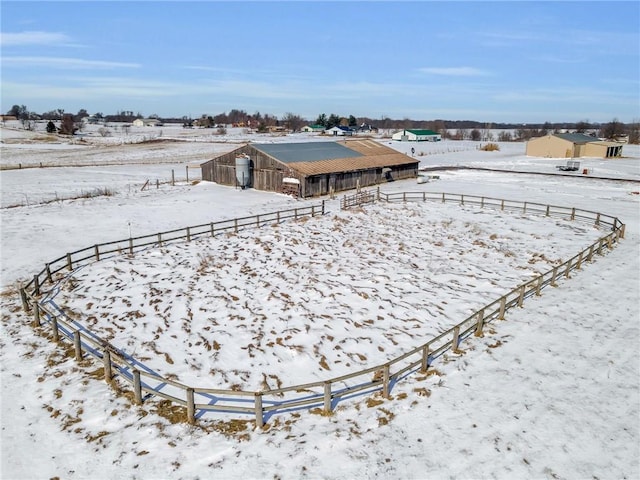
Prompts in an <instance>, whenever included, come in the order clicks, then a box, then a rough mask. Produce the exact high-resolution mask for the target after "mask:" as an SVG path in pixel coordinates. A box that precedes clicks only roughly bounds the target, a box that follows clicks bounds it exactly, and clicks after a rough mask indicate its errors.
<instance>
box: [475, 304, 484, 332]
mask: <svg viewBox="0 0 640 480" xmlns="http://www.w3.org/2000/svg"><path fill="white" fill-rule="evenodd" d="M483 326H484V308H483V309H482V310H480V311H479V312H478V323H477V324H476V332H475V336H476V337H481V336H482V327H483Z"/></svg>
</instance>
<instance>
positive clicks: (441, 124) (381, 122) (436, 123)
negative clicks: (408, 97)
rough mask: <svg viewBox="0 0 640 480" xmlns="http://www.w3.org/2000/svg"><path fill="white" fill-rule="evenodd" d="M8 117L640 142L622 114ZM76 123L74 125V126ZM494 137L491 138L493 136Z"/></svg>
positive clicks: (14, 112) (20, 111)
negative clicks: (598, 117) (569, 135)
mask: <svg viewBox="0 0 640 480" xmlns="http://www.w3.org/2000/svg"><path fill="white" fill-rule="evenodd" d="M6 115H8V116H15V117H16V118H17V119H18V120H21V121H22V123H23V125H24V126H25V128H29V127H30V126H31V125H32V122H34V121H38V120H48V121H49V122H50V124H48V129H49V128H51V127H50V125H52V123H51V122H53V121H59V122H60V127H56V128H57V129H58V131H61V130H65V132H63V133H70V132H71V133H73V132H74V131H75V130H77V129H79V128H81V126H80V125H81V123H82V122H83V121H85V119H89V120H90V121H92V122H96V123H131V122H133V121H134V120H136V119H138V118H155V119H158V120H160V121H162V122H163V123H181V124H182V125H183V126H184V127H193V126H194V125H195V126H199V127H205V128H206V127H211V128H212V127H226V126H227V125H231V126H240V127H246V128H250V129H253V130H256V131H257V132H264V131H268V130H269V129H270V128H272V127H284V128H285V129H287V130H289V131H293V132H296V131H300V129H302V127H304V126H305V125H308V124H315V125H321V126H322V127H324V128H326V129H329V128H332V127H334V126H339V125H341V126H349V127H361V126H367V127H369V128H370V129H377V130H401V129H409V128H411V129H426V130H433V131H434V132H437V133H439V134H441V135H442V137H443V138H446V139H452V140H467V139H468V140H498V141H520V140H529V139H531V138H533V137H539V136H544V135H547V134H549V133H559V132H567V131H571V132H578V133H586V134H591V135H594V136H596V137H599V138H606V139H618V138H621V137H623V136H627V138H628V141H629V143H640V120H634V121H633V122H631V123H626V124H625V123H623V122H620V121H619V120H618V119H613V120H612V121H610V122H608V123H604V124H600V123H592V122H589V121H588V120H580V121H577V122H544V123H540V124H522V123H493V122H479V121H475V120H444V119H435V120H412V119H409V118H403V119H400V120H398V119H392V118H389V117H387V116H382V118H377V119H376V118H370V117H356V116H354V115H346V116H344V115H339V114H336V113H330V114H329V115H327V114H326V113H321V114H319V115H318V116H317V117H316V118H315V119H314V120H311V121H309V120H307V119H305V118H302V117H301V116H299V115H296V114H294V113H291V112H288V113H285V114H284V115H282V116H281V117H280V118H278V117H277V116H275V115H271V114H268V113H261V112H258V111H256V112H254V113H252V114H250V113H248V112H246V111H245V110H241V109H231V110H230V111H229V112H222V113H218V114H216V115H208V114H204V115H202V116H201V117H200V118H197V119H193V118H191V117H190V116H186V115H184V116H182V117H160V116H159V115H157V114H151V115H149V116H148V117H144V116H143V115H142V113H140V112H135V113H134V112H133V111H131V110H122V111H118V112H116V113H115V114H103V113H102V112H96V113H94V114H93V115H90V114H89V113H88V112H87V110H86V109H84V108H83V109H80V110H78V112H77V113H67V112H65V111H64V110H63V109H55V110H50V111H47V112H43V113H41V114H37V113H35V112H31V111H29V109H28V108H27V107H26V106H25V105H13V106H12V107H11V109H9V111H8V112H7V113H6ZM71 123H73V126H72V125H71ZM490 130H503V132H500V133H499V134H498V138H492V137H493V135H491V133H490ZM490 136H491V138H489V137H490Z"/></svg>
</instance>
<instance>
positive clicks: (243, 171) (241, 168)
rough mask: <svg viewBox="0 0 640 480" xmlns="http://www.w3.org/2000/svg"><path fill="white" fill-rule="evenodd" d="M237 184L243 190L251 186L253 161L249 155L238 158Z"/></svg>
mask: <svg viewBox="0 0 640 480" xmlns="http://www.w3.org/2000/svg"><path fill="white" fill-rule="evenodd" d="M236 184H237V185H240V187H242V189H243V190H244V189H245V188H246V187H248V186H249V185H251V159H250V158H249V156H248V155H239V156H237V157H236Z"/></svg>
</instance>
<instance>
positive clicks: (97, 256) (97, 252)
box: [93, 245, 100, 262]
mask: <svg viewBox="0 0 640 480" xmlns="http://www.w3.org/2000/svg"><path fill="white" fill-rule="evenodd" d="M93 250H94V251H95V256H96V262H99V261H100V251H99V250H98V245H95V246H94V247H93Z"/></svg>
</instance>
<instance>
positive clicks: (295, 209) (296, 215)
mask: <svg viewBox="0 0 640 480" xmlns="http://www.w3.org/2000/svg"><path fill="white" fill-rule="evenodd" d="M293 219H294V220H298V209H297V208H294V209H293Z"/></svg>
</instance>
